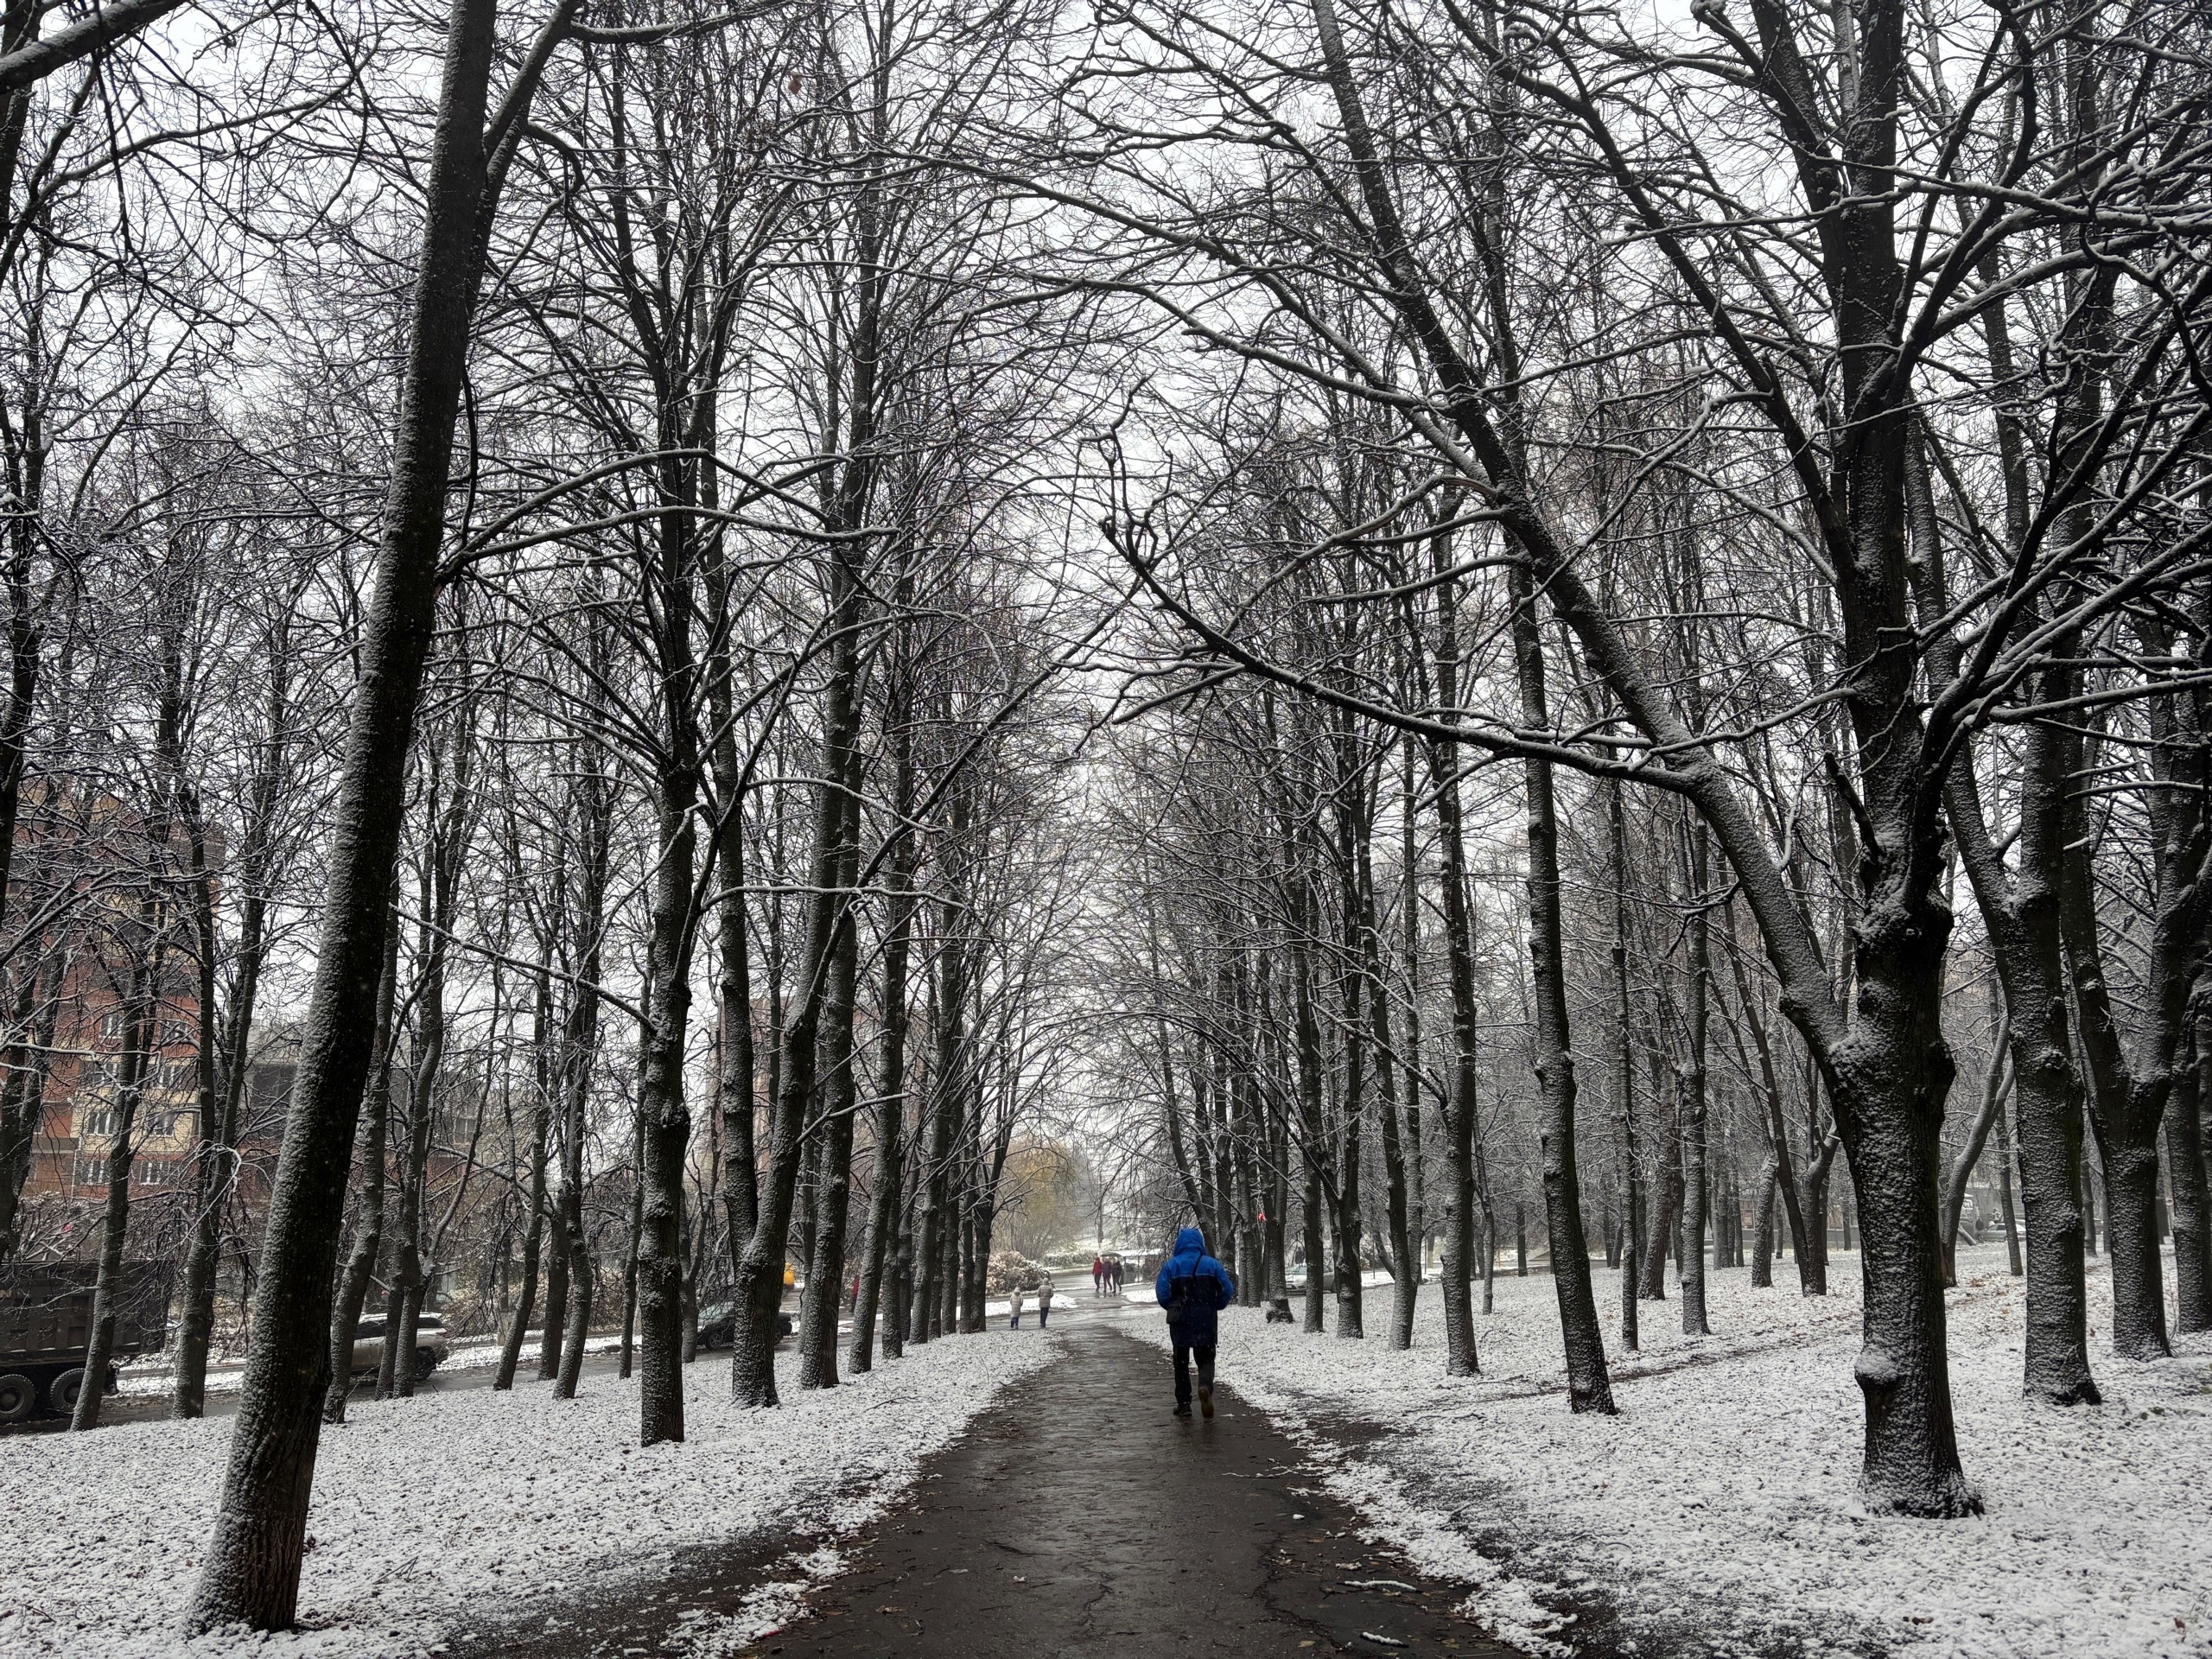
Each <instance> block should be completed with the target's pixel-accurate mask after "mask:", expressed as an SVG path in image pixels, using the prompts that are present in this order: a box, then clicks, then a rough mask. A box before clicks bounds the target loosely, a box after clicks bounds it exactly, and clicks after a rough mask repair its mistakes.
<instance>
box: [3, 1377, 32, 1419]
mask: <svg viewBox="0 0 2212 1659" xmlns="http://www.w3.org/2000/svg"><path fill="white" fill-rule="evenodd" d="M37 1404H38V1387H37V1385H36V1384H35V1383H33V1382H32V1381H31V1380H30V1378H29V1377H28V1376H15V1375H13V1374H12V1373H11V1374H10V1375H9V1376H0V1423H20V1422H22V1421H23V1419H24V1418H26V1417H28V1416H29V1415H30V1414H31V1410H32V1408H34V1407H35V1406H36V1405H37Z"/></svg>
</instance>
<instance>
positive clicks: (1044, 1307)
mask: <svg viewBox="0 0 2212 1659" xmlns="http://www.w3.org/2000/svg"><path fill="white" fill-rule="evenodd" d="M1051 1324H1052V1274H1049V1273H1048V1274H1046V1275H1045V1282H1044V1283H1043V1284H1041V1285H1039V1286H1038V1287H1037V1328H1038V1329H1039V1331H1042V1330H1044V1329H1046V1327H1047V1326H1049V1325H1051Z"/></svg>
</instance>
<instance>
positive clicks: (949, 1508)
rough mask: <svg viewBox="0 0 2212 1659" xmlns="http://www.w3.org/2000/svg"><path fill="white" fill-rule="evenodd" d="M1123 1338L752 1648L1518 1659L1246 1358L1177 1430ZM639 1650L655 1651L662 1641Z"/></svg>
mask: <svg viewBox="0 0 2212 1659" xmlns="http://www.w3.org/2000/svg"><path fill="white" fill-rule="evenodd" d="M1084 1300H1089V1299H1087V1298H1086V1299H1084ZM1056 1311H1057V1310H1056ZM1099 1311H1100V1312H1101V1313H1103V1312H1104V1310H1099ZM1089 1312H1090V1310H1088V1309H1085V1310H1084V1313H1089ZM1117 1322H1118V1321H1117V1320H1116V1319H1112V1318H1110V1317H1109V1318H1096V1317H1094V1318H1084V1317H1083V1316H1082V1314H1080V1313H1078V1314H1077V1317H1075V1318H1072V1319H1067V1320H1065V1321H1064V1322H1063V1323H1064V1327H1065V1337H1064V1340H1065V1344H1066V1346H1067V1352H1066V1353H1065V1355H1064V1356H1063V1357H1061V1358H1060V1359H1059V1360H1058V1363H1054V1364H1052V1365H1051V1366H1049V1367H1047V1368H1046V1370H1043V1371H1041V1372H1039V1373H1038V1374H1037V1375H1035V1376H1033V1377H1032V1378H1030V1379H1029V1380H1027V1381H1026V1382H1024V1383H1017V1384H1015V1385H1014V1387H1013V1388H1012V1389H1009V1390H1008V1391H1007V1393H1006V1394H1005V1395H1001V1397H1000V1399H999V1400H997V1401H996V1402H994V1404H993V1405H992V1407H991V1408H990V1409H989V1410H988V1411H987V1412H985V1413H984V1414H982V1416H981V1417H979V1418H978V1419H977V1420H976V1423H975V1425H974V1427H972V1428H971V1429H970V1431H969V1433H968V1434H967V1436H966V1437H965V1438H964V1439H963V1440H961V1441H959V1442H958V1443H957V1444H956V1445H955V1446H952V1447H951V1448H950V1449H949V1450H948V1451H947V1452H944V1453H943V1454H942V1455H941V1456H940V1457H938V1459H935V1460H934V1461H933V1462H932V1464H931V1467H930V1471H929V1473H928V1474H927V1475H926V1476H925V1478H924V1480H923V1482H922V1484H920V1485H919V1487H918V1491H917V1496H916V1499H915V1501H914V1503H912V1505H911V1506H910V1507H909V1508H907V1509H906V1510H902V1511H900V1512H899V1513H897V1514H894V1515H893V1516H888V1517H887V1518H886V1519H885V1521H884V1522H882V1524H881V1525H880V1527H878V1529H876V1532H875V1535H874V1537H873V1539H872V1540H868V1541H861V1543H859V1544H857V1545H855V1546H852V1547H850V1553H851V1554H854V1556H855V1559H856V1563H857V1564H856V1566H855V1568H854V1570H852V1571H851V1572H849V1573H846V1574H845V1575H844V1576H842V1577H841V1578H838V1579H836V1580H832V1581H831V1582H830V1583H829V1584H827V1585H825V1586H823V1588H822V1589H820V1590H819V1591H817V1592H816V1593H815V1594H814V1596H813V1597H812V1598H811V1606H812V1609H813V1611H812V1612H811V1615H810V1617H809V1618H806V1619H805V1620H804V1622H802V1623H799V1624H794V1625H792V1626H791V1627H789V1628H787V1629H785V1630H781V1631H779V1632H777V1633H775V1634H773V1635H772V1636H768V1637H763V1638H762V1639H761V1640H760V1643H759V1644H758V1645H757V1647H756V1648H754V1649H750V1650H748V1651H750V1652H753V1653H757V1654H759V1655H760V1656H763V1659H766V1656H769V1655H779V1656H783V1659H892V1656H899V1659H996V1656H1005V1659H1013V1656H1016V1655H1019V1656H1022V1659H1034V1656H1040V1655H1065V1656H1069V1659H1152V1656H1161V1659H1173V1656H1185V1655H1188V1656H1200V1655H1203V1656H1207V1659H1262V1656H1266V1659H1300V1656H1306V1659H1319V1656H1320V1655H1325V1654H1330V1653H1338V1652H1343V1653H1365V1654H1373V1655H1387V1654H1399V1655H1407V1654H1454V1655H1461V1656H1478V1655H1479V1656H1495V1659H1503V1656H1510V1655H1511V1654H1513V1653H1514V1652H1515V1651H1516V1650H1515V1649H1510V1648H1507V1647H1504V1646H1502V1645H1501V1644H1499V1643H1497V1642H1495V1641H1492V1640H1490V1639H1488V1638H1486V1637H1484V1636H1483V1635H1482V1634H1481V1632H1480V1631H1478V1630H1477V1629H1476V1628H1475V1627H1474V1626H1473V1625H1471V1624H1467V1623H1465V1622H1464V1621H1462V1620H1460V1619H1459V1618H1455V1617H1454V1616H1453V1614H1452V1606H1453V1605H1454V1603H1455V1602H1456V1601H1457V1600H1458V1599H1459V1597H1458V1595H1457V1594H1456V1593H1455V1592H1453V1591H1452V1589H1451V1588H1450V1587H1449V1586H1439V1585H1434V1584H1431V1583H1427V1582H1425V1581H1424V1580H1421V1577H1420V1576H1419V1575H1418V1574H1417V1573H1414V1570H1413V1569H1412V1568H1411V1567H1409V1566H1408V1564H1407V1563H1406V1562H1405V1561H1404V1560H1402V1558H1399V1557H1397V1556H1395V1554H1391V1553H1390V1552H1389V1551H1387V1550H1378V1549H1376V1548H1372V1547H1370V1546H1368V1545H1365V1544H1363V1543H1361V1542H1360V1541H1359V1539H1358V1534H1357V1517H1356V1516H1353V1515H1352V1514H1351V1512H1350V1511H1349V1510H1346V1509H1345V1508H1344V1507H1343V1506H1341V1505H1339V1504H1337V1503H1334V1502H1332V1500H1330V1499H1328V1498H1326V1497H1323V1496H1321V1495H1320V1494H1319V1492H1318V1491H1315V1490H1314V1489H1313V1477H1312V1475H1311V1473H1310V1471H1301V1466H1300V1465H1301V1459H1300V1453H1299V1451H1298V1449H1297V1447H1296V1446H1294V1445H1293V1444H1292V1443H1291V1441H1290V1440H1288V1439H1287V1438H1286V1437H1285V1436H1284V1435H1283V1434H1282V1433H1280V1432H1279V1431H1277V1430H1276V1429H1275V1427H1274V1426H1273V1425H1272V1424H1271V1423H1270V1422H1268V1420H1267V1419H1266V1417H1264V1416H1263V1415H1262V1414H1260V1413H1258V1412H1256V1411H1253V1410H1250V1409H1249V1408H1247V1407H1245V1405H1244V1404H1243V1402H1241V1401H1240V1400H1238V1399H1237V1397H1236V1394H1235V1393H1234V1390H1233V1378H1234V1374H1235V1363H1234V1356H1233V1354H1232V1355H1225V1356H1224V1367H1223V1370H1224V1382H1226V1383H1230V1386H1229V1387H1225V1388H1224V1389H1222V1390H1220V1391H1219V1392H1218V1393H1217V1395H1216V1402H1217V1416H1216V1417H1215V1418H1214V1420H1213V1421H1211V1422H1208V1421H1205V1420H1204V1419H1202V1418H1200V1419H1193V1420H1192V1421H1179V1420H1178V1419H1176V1418H1175V1417H1173V1415H1172V1414H1171V1413H1172V1411H1173V1404H1174V1400H1173V1384H1172V1380H1171V1370H1170V1367H1169V1363H1168V1361H1167V1358H1166V1356H1165V1355H1164V1354H1163V1353H1161V1352H1160V1351H1159V1350H1157V1349H1155V1348H1154V1347H1153V1346H1151V1344H1147V1343H1140V1342H1137V1341H1135V1340H1133V1339H1131V1338H1128V1337H1125V1336H1122V1335H1120V1334H1118V1333H1117V1332H1116V1331H1115V1330H1114V1329H1113V1328H1112V1327H1113V1325H1115V1324H1116V1323H1117ZM1386 1581H1388V1582H1386ZM1393 1585H1395V1587H1393ZM659 1634H660V1633H659V1632H658V1631H654V1630H643V1631H638V1630H633V1631H632V1637H633V1639H636V1638H637V1637H644V1638H645V1642H646V1643H651V1642H652V1640H653V1639H654V1638H655V1637H658V1635H659ZM1376 1638H1382V1639H1380V1640H1378V1639H1376Z"/></svg>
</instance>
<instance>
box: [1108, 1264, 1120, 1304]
mask: <svg viewBox="0 0 2212 1659" xmlns="http://www.w3.org/2000/svg"><path fill="white" fill-rule="evenodd" d="M1106 1288H1107V1289H1108V1290H1109V1291H1110V1292H1112V1293H1113V1294H1115V1295H1116V1296H1118V1295H1120V1294H1122V1258H1121V1257H1120V1256H1118V1255H1116V1256H1113V1257H1110V1258H1109V1260H1108V1261H1107V1263H1106Z"/></svg>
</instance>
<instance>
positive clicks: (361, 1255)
mask: <svg viewBox="0 0 2212 1659" xmlns="http://www.w3.org/2000/svg"><path fill="white" fill-rule="evenodd" d="M398 957H399V930H398V929H397V927H394V928H390V929H387V930H386V931H385V957H384V969H383V971H382V972H381V973H379V974H378V976H377V1001H376V1033H375V1037H374V1039H373V1041H374V1046H373V1048H372V1050H371V1052H370V1059H369V1079H370V1081H369V1090H368V1098H367V1100H366V1102H365V1107H366V1109H365V1111H364V1112H363V1114H362V1117H361V1128H360V1135H359V1140H360V1147H359V1160H360V1165H361V1196H360V1201H359V1208H358V1209H357V1210H356V1211H354V1215H353V1251H352V1253H351V1254H350V1255H348V1256H347V1258H346V1276H345V1278H344V1279H343V1280H341V1281H340V1284H339V1288H338V1296H337V1300H336V1302H335V1305H334V1306H333V1307H332V1309H331V1313H330V1357H329V1360H328V1370H329V1376H328V1381H327V1387H326V1388H325V1389H324V1392H323V1400H322V1421H324V1422H326V1423H330V1424H338V1423H342V1422H344V1421H346V1396H347V1395H349V1394H351V1393H352V1392H353V1332H354V1331H355V1329H356V1328H357V1327H358V1326H359V1325H360V1322H361V1309H362V1307H363V1306H364V1305H365V1303H366V1302H367V1300H368V1295H369V1281H371V1280H372V1278H374V1277H375V1276H376V1270H377V1262H378V1260H379V1259H381V1257H382V1256H383V1255H384V1190H385V1186H384V1151H385V1147H384V1142H385V1124H386V1123H387V1122H389V1121H390V1118H391V1031H392V1002H393V996H394V982H395V981H397V978H398V974H399V962H398Z"/></svg>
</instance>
